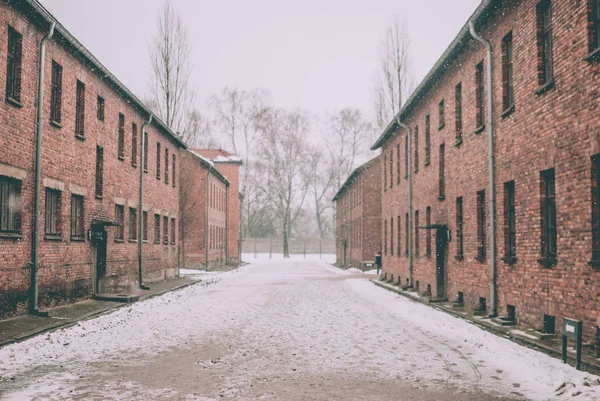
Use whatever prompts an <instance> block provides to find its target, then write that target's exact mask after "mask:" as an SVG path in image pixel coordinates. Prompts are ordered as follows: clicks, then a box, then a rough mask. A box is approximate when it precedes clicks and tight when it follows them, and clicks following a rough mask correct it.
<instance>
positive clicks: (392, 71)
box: [374, 17, 414, 130]
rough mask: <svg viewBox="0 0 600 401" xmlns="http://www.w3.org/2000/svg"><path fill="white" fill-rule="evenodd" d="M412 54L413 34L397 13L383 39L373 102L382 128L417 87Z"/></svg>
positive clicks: (390, 21) (381, 128) (377, 119)
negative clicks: (412, 66)
mask: <svg viewBox="0 0 600 401" xmlns="http://www.w3.org/2000/svg"><path fill="white" fill-rule="evenodd" d="M409 56H410V37H409V35H408V32H407V31H406V29H405V27H404V24H403V22H402V21H401V20H400V18H398V17H394V18H392V19H390V20H389V22H388V25H387V27H386V30H385V35H384V37H383V39H382V41H381V43H380V56H379V57H380V61H379V63H380V65H379V69H378V71H377V73H376V75H375V85H374V102H375V104H374V106H375V116H376V121H377V125H378V126H379V129H380V130H383V129H384V128H385V127H386V126H387V125H388V124H389V123H390V121H392V119H393V118H394V117H395V116H396V114H397V113H398V112H399V111H400V107H402V105H403V104H404V102H405V101H406V99H407V98H408V96H409V95H410V93H411V92H412V91H413V89H414V78H413V76H412V74H411V72H410V64H409V63H410V57H409Z"/></svg>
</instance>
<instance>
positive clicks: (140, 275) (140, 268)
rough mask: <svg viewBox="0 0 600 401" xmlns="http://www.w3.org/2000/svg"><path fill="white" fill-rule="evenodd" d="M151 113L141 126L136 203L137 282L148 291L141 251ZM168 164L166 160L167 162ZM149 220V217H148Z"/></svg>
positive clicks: (142, 247) (142, 248)
mask: <svg viewBox="0 0 600 401" xmlns="http://www.w3.org/2000/svg"><path fill="white" fill-rule="evenodd" d="M152 118H153V116H152V113H150V116H149V117H148V121H144V123H143V124H142V129H141V135H142V142H141V151H140V156H141V157H140V163H139V165H140V201H139V203H138V281H139V286H140V289H141V290H149V289H150V287H148V286H146V285H144V260H143V257H142V256H143V250H144V174H145V172H144V169H145V166H144V158H145V157H146V155H145V154H144V150H145V147H144V145H145V143H146V126H147V125H149V124H151V123H152ZM167 163H168V160H167ZM148 218H150V216H148Z"/></svg>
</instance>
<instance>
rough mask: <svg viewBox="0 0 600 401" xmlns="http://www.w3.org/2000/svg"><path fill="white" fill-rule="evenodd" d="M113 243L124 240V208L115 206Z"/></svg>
mask: <svg viewBox="0 0 600 401" xmlns="http://www.w3.org/2000/svg"><path fill="white" fill-rule="evenodd" d="M115 222H116V223H117V227H116V230H115V241H123V240H124V238H125V206H123V205H115Z"/></svg>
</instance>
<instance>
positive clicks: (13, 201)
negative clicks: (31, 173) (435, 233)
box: [0, 177, 21, 234]
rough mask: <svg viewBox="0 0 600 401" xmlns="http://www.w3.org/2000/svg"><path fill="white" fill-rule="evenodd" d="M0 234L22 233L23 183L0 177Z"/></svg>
mask: <svg viewBox="0 0 600 401" xmlns="http://www.w3.org/2000/svg"><path fill="white" fill-rule="evenodd" d="M0 233H12V234H20V233H21V181H18V180H14V179H12V178H8V177H0Z"/></svg>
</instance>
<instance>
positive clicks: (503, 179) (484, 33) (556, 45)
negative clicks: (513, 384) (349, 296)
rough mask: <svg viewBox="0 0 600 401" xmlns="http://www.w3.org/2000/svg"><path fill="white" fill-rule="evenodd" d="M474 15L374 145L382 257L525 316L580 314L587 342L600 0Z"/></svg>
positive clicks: (523, 5)
mask: <svg viewBox="0 0 600 401" xmlns="http://www.w3.org/2000/svg"><path fill="white" fill-rule="evenodd" d="M470 20H471V21H472V22H473V23H474V24H473V26H472V27H470V26H469V23H467V24H465V26H464V27H463V28H462V30H461V31H460V33H459V34H458V36H457V37H456V38H455V39H454V41H453V42H452V44H451V45H450V46H449V47H448V49H447V50H446V51H445V52H444V54H443V55H442V57H441V58H440V59H439V60H438V62H437V63H436V65H435V66H434V68H433V69H432V70H431V71H430V72H429V74H428V75H427V76H426V77H425V79H424V80H423V82H421V83H420V85H419V86H418V87H417V89H416V90H415V92H414V93H413V95H412V96H411V97H410V99H409V100H408V101H407V103H406V104H405V105H404V106H403V107H402V109H401V110H400V112H399V114H398V116H397V118H396V119H395V120H394V121H392V122H391V123H390V125H389V126H388V128H387V129H386V130H385V131H384V132H383V134H382V135H381V137H380V138H379V139H378V140H377V142H376V143H375V144H374V146H373V149H379V148H381V149H382V158H383V161H384V168H383V169H382V175H381V176H382V183H383V184H382V202H383V209H382V215H383V221H384V223H383V224H382V226H383V230H382V238H384V239H387V246H386V245H384V246H383V248H384V252H383V269H384V271H385V272H386V274H387V275H388V278H389V277H390V276H391V275H393V281H395V282H398V281H399V282H401V283H402V284H403V285H406V284H409V285H410V284H411V282H412V284H414V286H415V287H418V289H419V291H420V292H427V291H429V292H431V296H432V297H439V298H448V299H450V300H453V301H459V302H464V304H465V306H466V307H467V308H470V309H478V310H479V311H480V312H481V313H487V314H491V315H496V314H498V315H504V316H506V317H507V318H508V319H509V320H513V321H516V322H517V323H519V324H523V325H526V326H529V327H532V328H545V330H546V331H549V332H551V331H553V330H554V329H555V328H557V329H558V327H560V324H561V322H562V318H563V317H570V318H574V319H578V320H582V321H584V338H585V339H586V341H588V342H591V341H592V340H593V339H594V338H595V337H596V333H597V331H598V321H599V317H600V298H599V297H598V288H599V286H600V263H598V260H599V257H600V202H599V201H598V199H599V192H598V191H599V185H598V184H599V179H600V178H599V177H600V171H599V170H600V157H599V155H600V114H599V113H598V107H599V106H598V105H599V104H600V98H599V96H600V64H599V63H598V54H599V53H600V50H599V49H600V2H599V1H598V0H587V1H558V0H553V1H549V0H543V1H539V0H526V1H525V0H523V1H516V0H505V1H501V2H500V1H493V0H492V1H482V3H481V5H480V6H479V7H478V8H477V10H476V11H475V12H474V14H473V15H472V17H471V19H470ZM471 32H473V33H471ZM477 37H482V38H483V40H484V41H486V40H487V41H489V42H490V43H491V49H492V56H491V60H490V58H489V56H488V53H487V50H486V49H487V45H485V44H484V43H482V41H481V40H480V39H478V38H477ZM490 62H491V64H489V63H490ZM489 67H493V68H492V69H491V70H492V71H493V72H492V75H491V78H492V79H491V80H490V82H491V88H492V89H491V91H490V89H489V88H490V87H489V84H488V77H490V74H489V71H490V70H489V69H488V68H489ZM489 94H491V97H490V98H489V100H491V103H490V102H489V100H488V95H489ZM490 106H491V107H490ZM488 113H490V114H491V119H490V116H489V115H488ZM407 128H410V135H411V140H410V145H408V144H407V143H408V135H409V130H408V129H407ZM490 131H492V134H491V135H490ZM490 138H491V139H492V141H490ZM490 145H491V146H490ZM409 160H410V164H411V165H410V167H409V166H408V163H409ZM409 177H410V178H411V180H412V188H409V179H408V178H409ZM409 216H410V217H409ZM407 217H409V218H407ZM398 220H401V221H402V223H401V224H400V225H398V224H397V223H396V225H395V230H396V231H393V230H392V227H393V226H392V224H393V222H394V221H398ZM386 221H387V222H388V223H387V224H386V223H385V222H386ZM398 228H400V230H398ZM450 234H451V235H450ZM396 236H398V237H396ZM410 242H412V243H410ZM396 248H397V249H396ZM386 250H387V251H386Z"/></svg>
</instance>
